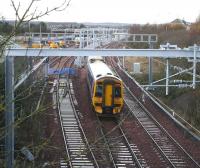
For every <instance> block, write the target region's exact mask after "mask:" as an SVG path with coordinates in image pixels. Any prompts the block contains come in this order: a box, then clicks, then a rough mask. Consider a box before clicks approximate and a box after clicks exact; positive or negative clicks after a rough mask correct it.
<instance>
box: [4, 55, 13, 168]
mask: <svg viewBox="0 0 200 168" xmlns="http://www.w3.org/2000/svg"><path fill="white" fill-rule="evenodd" d="M5 61H6V62H5V105H6V109H5V124H6V125H5V157H6V168H13V167H14V65H13V63H14V57H9V56H6V60H5Z"/></svg>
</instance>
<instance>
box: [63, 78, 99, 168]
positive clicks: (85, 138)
mask: <svg viewBox="0 0 200 168" xmlns="http://www.w3.org/2000/svg"><path fill="white" fill-rule="evenodd" d="M67 82H68V88H69V98H70V102H71V105H72V107H73V109H74V114H75V117H76V120H77V122H78V125H79V128H80V129H81V132H82V134H83V137H84V140H85V142H86V145H87V148H88V149H89V151H90V153H91V155H92V158H93V160H94V163H95V166H96V167H97V168H99V165H98V162H97V160H96V158H95V156H94V153H93V151H92V149H91V147H90V144H89V142H88V140H87V137H86V135H85V132H84V130H83V127H82V125H81V122H80V119H79V117H78V114H77V110H76V108H75V104H74V98H73V97H74V95H73V94H72V91H71V89H72V88H71V86H70V82H69V79H68V80H67Z"/></svg>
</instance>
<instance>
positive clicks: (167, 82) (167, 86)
mask: <svg viewBox="0 0 200 168" xmlns="http://www.w3.org/2000/svg"><path fill="white" fill-rule="evenodd" d="M165 94H166V95H168V94H169V58H167V62H166V91H165Z"/></svg>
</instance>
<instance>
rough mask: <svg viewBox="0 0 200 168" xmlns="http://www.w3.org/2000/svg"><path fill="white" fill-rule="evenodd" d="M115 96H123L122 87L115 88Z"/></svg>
mask: <svg viewBox="0 0 200 168" xmlns="http://www.w3.org/2000/svg"><path fill="white" fill-rule="evenodd" d="M115 97H121V88H120V87H116V88H115Z"/></svg>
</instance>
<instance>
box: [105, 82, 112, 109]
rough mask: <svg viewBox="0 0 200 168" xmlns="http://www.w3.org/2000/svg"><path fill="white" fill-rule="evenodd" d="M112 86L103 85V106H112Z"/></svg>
mask: <svg viewBox="0 0 200 168" xmlns="http://www.w3.org/2000/svg"><path fill="white" fill-rule="evenodd" d="M112 94H113V86H112V84H106V85H105V106H112V97H113V95H112Z"/></svg>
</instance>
